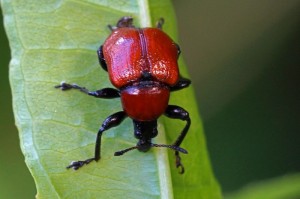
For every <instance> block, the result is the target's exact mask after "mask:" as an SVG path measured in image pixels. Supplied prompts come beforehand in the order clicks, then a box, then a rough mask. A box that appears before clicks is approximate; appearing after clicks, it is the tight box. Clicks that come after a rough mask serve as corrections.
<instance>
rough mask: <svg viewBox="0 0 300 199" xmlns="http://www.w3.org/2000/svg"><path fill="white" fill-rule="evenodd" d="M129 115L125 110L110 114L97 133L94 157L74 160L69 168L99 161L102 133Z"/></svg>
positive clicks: (76, 167)
mask: <svg viewBox="0 0 300 199" xmlns="http://www.w3.org/2000/svg"><path fill="white" fill-rule="evenodd" d="M126 117H127V115H126V113H125V112H124V111H120V112H117V113H114V114H112V115H110V116H108V117H107V118H106V119H105V120H104V122H103V123H102V125H101V127H100V129H99V130H98V133H97V138H96V144H95V155H94V157H93V158H89V159H86V160H83V161H74V162H71V164H70V165H69V166H67V169H70V168H73V169H74V170H77V169H79V168H80V167H82V166H83V165H85V164H89V163H90V162H92V161H94V160H95V161H98V160H100V158H101V137H102V133H103V132H104V131H106V130H108V129H110V128H112V127H116V126H118V125H119V124H120V123H121V122H122V121H123V120H124V119H125V118H126Z"/></svg>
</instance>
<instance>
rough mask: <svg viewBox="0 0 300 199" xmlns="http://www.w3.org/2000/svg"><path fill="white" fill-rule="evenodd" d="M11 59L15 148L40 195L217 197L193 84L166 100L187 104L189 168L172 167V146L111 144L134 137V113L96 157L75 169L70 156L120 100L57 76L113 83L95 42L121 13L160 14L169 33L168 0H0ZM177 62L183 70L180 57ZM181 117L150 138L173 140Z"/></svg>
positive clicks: (80, 152) (89, 149)
mask: <svg viewBox="0 0 300 199" xmlns="http://www.w3.org/2000/svg"><path fill="white" fill-rule="evenodd" d="M1 4H2V5H1V6H2V9H3V13H4V20H5V27H6V31H7V34H8V37H9V42H10V47H11V52H12V59H11V62H10V83H11V87H12V94H13V108H14V114H15V120H16V125H17V127H18V129H19V135H20V140H21V148H22V151H23V153H24V155H25V161H26V164H27V165H28V168H29V170H30V172H31V173H32V175H33V177H34V180H35V183H36V186H37V192H38V193H37V197H38V198H214V199H215V198H220V197H221V196H220V189H219V187H218V184H217V183H216V181H215V179H214V176H213V174H212V171H211V167H210V162H209V159H208V155H207V151H206V146H205V140H204V136H203V130H202V125H201V122H200V118H199V116H198V113H197V106H196V103H195V101H194V99H195V98H194V94H193V91H192V88H188V89H185V90H182V91H178V92H176V93H174V95H172V99H171V102H170V103H171V104H177V105H179V106H182V107H184V108H185V109H186V110H188V111H189V112H190V115H191V118H192V126H191V129H190V131H189V134H188V135H187V138H186V140H184V142H183V145H182V146H183V147H184V148H186V149H187V150H188V151H189V154H188V155H182V162H183V163H184V165H185V168H186V173H185V174H184V175H180V174H178V170H176V168H175V166H174V161H175V160H174V157H173V156H174V155H173V152H171V151H168V150H167V149H164V148H155V149H151V150H150V151H149V152H147V153H140V152H138V151H136V150H135V151H132V152H128V153H127V154H125V155H124V156H120V157H115V156H113V154H114V152H115V151H118V150H121V149H124V148H128V147H131V146H134V145H135V144H136V139H135V138H134V137H133V127H132V122H131V121H130V120H129V119H126V120H125V121H124V122H123V123H122V124H121V125H120V126H118V127H116V128H113V129H110V130H109V131H107V132H105V133H104V136H103V139H102V158H101V160H100V161H99V162H97V163H96V162H93V163H91V164H89V165H88V166H84V167H83V168H81V169H80V170H78V171H73V170H67V169H66V166H67V165H68V164H69V163H70V162H71V161H73V160H84V159H86V158H89V157H92V156H93V152H94V143H95V137H96V133H97V130H98V128H99V127H100V125H101V123H102V121H103V120H104V119H105V118H106V117H107V116H109V115H111V114H112V113H115V112H117V111H120V110H121V105H120V101H119V100H118V99H114V100H103V99H96V98H92V97H90V96H87V95H84V94H82V93H80V92H77V91H67V92H61V91H60V90H57V89H54V85H57V84H59V83H60V82H61V81H63V80H64V81H66V82H70V83H77V84H79V85H83V86H85V87H87V88H89V89H90V90H97V89H100V88H104V87H112V86H111V84H110V82H109V79H108V76H107V73H105V72H104V71H103V70H101V69H100V67H99V64H98V60H97V55H96V50H97V48H98V47H99V46H100V45H101V44H102V43H103V42H104V40H105V38H106V37H107V36H108V35H109V33H110V31H109V30H108V28H107V25H108V24H112V25H114V24H115V23H116V21H117V20H118V19H119V18H120V17H122V16H132V17H134V20H135V24H136V26H141V27H146V26H153V25H154V24H155V21H156V20H157V19H159V18H160V17H164V18H165V21H166V23H165V26H164V27H163V28H164V31H166V32H167V33H168V34H169V35H170V36H171V37H172V38H173V39H174V40H177V38H176V29H175V22H174V18H175V17H174V12H173V9H172V5H171V3H170V1H167V0H164V1H161V0H153V1H146V0H131V1H127V0H122V1H120V0H118V1H117V0H112V1H104V0H103V1H92V0H86V1H75V0H65V1H58V0H57V1H56V0H51V1H39V3H36V1H9V0H3V1H1ZM180 65H181V68H180V70H181V72H182V74H183V76H187V73H186V70H185V69H184V67H183V65H184V64H183V61H182V59H180ZM183 126H184V123H183V122H181V121H170V119H168V118H164V117H162V119H161V120H160V121H159V136H158V137H157V138H156V139H155V140H154V142H155V143H172V142H173V141H174V140H175V139H176V137H177V136H178V135H179V133H180V131H181V129H182V128H183Z"/></svg>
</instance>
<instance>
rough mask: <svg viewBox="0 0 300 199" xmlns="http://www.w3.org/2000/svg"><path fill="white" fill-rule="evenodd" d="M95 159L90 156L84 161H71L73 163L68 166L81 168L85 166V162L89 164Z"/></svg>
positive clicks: (76, 168) (68, 167) (75, 168)
mask: <svg viewBox="0 0 300 199" xmlns="http://www.w3.org/2000/svg"><path fill="white" fill-rule="evenodd" d="M93 160H95V158H90V159H87V160H84V161H80V160H79V161H73V162H71V164H70V165H69V166H67V169H70V168H72V169H74V170H78V169H79V168H81V167H82V166H84V165H85V164H89V163H90V162H92V161H93Z"/></svg>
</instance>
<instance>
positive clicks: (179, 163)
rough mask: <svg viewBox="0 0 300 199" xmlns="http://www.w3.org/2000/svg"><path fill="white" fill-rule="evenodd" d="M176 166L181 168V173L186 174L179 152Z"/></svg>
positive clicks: (176, 153) (176, 154) (176, 156)
mask: <svg viewBox="0 0 300 199" xmlns="http://www.w3.org/2000/svg"><path fill="white" fill-rule="evenodd" d="M175 158H176V160H175V164H176V168H179V173H180V174H183V173H184V166H183V164H182V163H181V157H180V156H179V153H178V151H176V152H175Z"/></svg>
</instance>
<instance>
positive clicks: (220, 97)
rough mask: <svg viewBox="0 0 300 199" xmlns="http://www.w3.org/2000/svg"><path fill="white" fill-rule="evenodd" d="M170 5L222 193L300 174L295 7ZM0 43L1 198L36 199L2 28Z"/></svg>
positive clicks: (198, 0) (299, 43) (292, 1)
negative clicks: (15, 109)
mask: <svg viewBox="0 0 300 199" xmlns="http://www.w3.org/2000/svg"><path fill="white" fill-rule="evenodd" d="M174 5H175V10H176V13H177V19H178V26H179V36H180V42H179V44H180V46H181V49H182V54H183V56H184V59H185V61H186V63H187V65H188V68H189V72H190V74H191V78H192V81H193V86H194V89H195V92H196V95H197V101H198V104H199V107H200V108H199V109H200V110H199V111H200V113H201V116H202V119H203V122H204V127H205V132H206V137H207V144H208V149H209V152H210V156H211V161H212V165H213V168H214V172H215V175H216V177H217V179H218V180H219V182H220V184H221V186H222V189H223V191H224V193H228V192H232V191H235V190H237V189H239V188H241V187H243V186H244V185H246V184H248V183H251V182H256V181H260V180H265V179H269V178H273V177H277V176H281V175H285V174H289V173H295V172H299V170H300V158H299V136H300V134H299V129H300V128H299V127H300V121H299V118H300V117H299V109H300V89H299V85H300V84H299V83H300V78H299V75H300V73H299V72H300V37H299V35H300V14H299V13H300V12H299V10H300V2H299V1H297V0H287V1H272V0H269V1H267V0H264V1H260V0H251V1H250V0H246V1H238V0H233V1H226V2H225V1H224V2H223V1H219V2H218V3H216V2H215V1H214V2H213V1H209V0H207V1H202V0H189V1H179V0H176V1H174ZM1 17H2V13H1ZM1 21H3V20H1ZM166 23H167V22H166ZM0 42H1V53H0V57H1V58H0V75H1V76H0V91H1V98H0V110H1V111H0V130H1V132H0V198H33V197H34V195H35V193H36V191H35V186H34V183H33V179H32V177H31V175H30V173H29V171H28V170H27V167H26V166H25V163H24V157H23V155H22V154H21V150H20V147H19V140H18V133H17V130H16V127H15V126H14V119H13V113H12V105H11V91H10V87H9V81H8V63H9V59H10V52H9V46H8V42H7V38H6V36H5V33H4V30H3V25H2V24H1V26H0ZM20 194H21V195H20Z"/></svg>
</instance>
